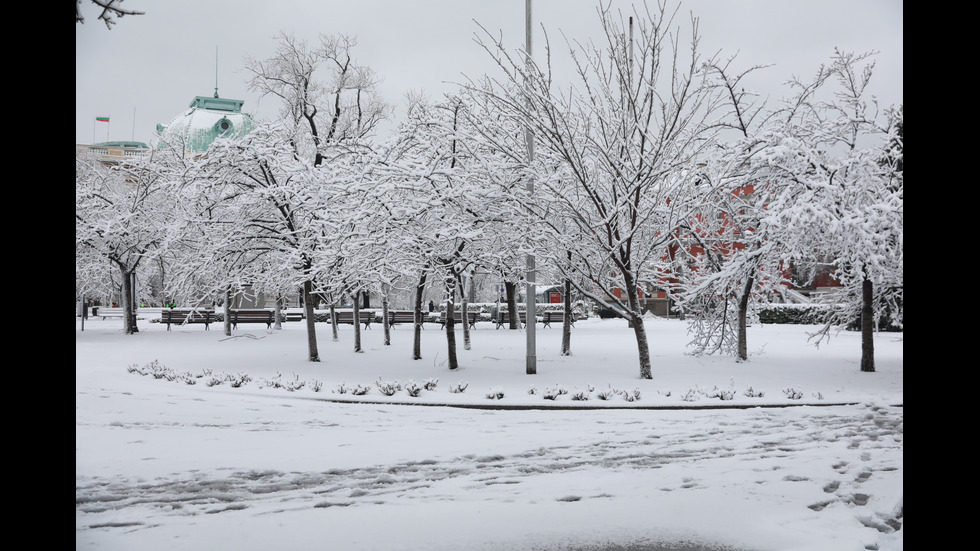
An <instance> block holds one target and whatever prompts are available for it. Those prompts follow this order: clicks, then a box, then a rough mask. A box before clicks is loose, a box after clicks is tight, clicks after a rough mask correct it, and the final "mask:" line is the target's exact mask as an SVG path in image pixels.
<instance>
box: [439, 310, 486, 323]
mask: <svg viewBox="0 0 980 551" xmlns="http://www.w3.org/2000/svg"><path fill="white" fill-rule="evenodd" d="M479 314H480V313H479V312H466V319H468V320H470V321H471V322H472V321H475V320H476V317H477V316H478V315H479ZM444 321H446V312H445V311H443V312H440V313H439V322H440V323H442V322H444ZM453 321H459V322H461V321H463V313H462V312H453Z"/></svg>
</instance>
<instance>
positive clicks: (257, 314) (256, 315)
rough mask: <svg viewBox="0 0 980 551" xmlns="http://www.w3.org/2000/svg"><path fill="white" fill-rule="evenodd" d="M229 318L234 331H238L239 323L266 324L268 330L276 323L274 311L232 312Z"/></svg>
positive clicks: (239, 310)
mask: <svg viewBox="0 0 980 551" xmlns="http://www.w3.org/2000/svg"><path fill="white" fill-rule="evenodd" d="M228 318H229V321H230V322H231V327H232V329H238V324H239V323H264V324H265V327H266V329H270V328H272V322H274V321H276V313H275V311H274V310H266V309H249V310H244V309H238V310H230V311H229V312H228Z"/></svg>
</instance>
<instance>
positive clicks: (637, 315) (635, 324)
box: [624, 277, 653, 379]
mask: <svg viewBox="0 0 980 551" xmlns="http://www.w3.org/2000/svg"><path fill="white" fill-rule="evenodd" d="M624 279H625V284H626V296H627V300H628V302H629V305H630V311H629V320H630V326H631V327H632V328H633V334H634V335H635V336H636V348H637V352H639V359H640V378H641V379H652V378H653V369H652V368H651V367H650V345H649V343H648V342H647V330H646V328H645V327H644V326H643V314H642V313H641V309H640V296H639V294H638V291H637V288H636V283H635V282H634V281H633V278H632V277H626V278H624Z"/></svg>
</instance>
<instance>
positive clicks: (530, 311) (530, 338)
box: [511, 0, 538, 375]
mask: <svg viewBox="0 0 980 551" xmlns="http://www.w3.org/2000/svg"><path fill="white" fill-rule="evenodd" d="M524 6H525V10H524V11H525V14H524V37H525V40H526V42H527V68H528V76H530V72H531V0H525V4H524ZM528 103H529V106H530V101H529V102H528ZM524 140H525V141H526V142H527V167H528V178H527V192H528V200H529V201H533V200H534V179H533V178H532V177H531V175H530V174H531V170H530V169H531V162H532V161H534V134H533V133H532V132H531V129H530V127H528V128H527V129H526V130H525V131H524ZM535 277H536V276H535V266H534V255H532V254H530V253H528V255H527V278H526V281H527V291H526V292H525V297H526V298H525V302H526V304H527V324H526V325H525V335H526V336H527V374H528V375H534V374H535V373H537V372H538V357H537V346H536V343H535V340H534V337H535V335H534V322H535V319H536V318H535V304H534V297H535V292H534V284H535V281H534V280H535ZM514 314H515V312H511V315H514Z"/></svg>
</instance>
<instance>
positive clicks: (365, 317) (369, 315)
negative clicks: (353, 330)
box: [334, 310, 374, 323]
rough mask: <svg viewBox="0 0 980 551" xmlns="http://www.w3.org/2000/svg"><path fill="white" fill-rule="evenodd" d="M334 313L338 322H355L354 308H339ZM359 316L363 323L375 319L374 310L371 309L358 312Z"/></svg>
mask: <svg viewBox="0 0 980 551" xmlns="http://www.w3.org/2000/svg"><path fill="white" fill-rule="evenodd" d="M334 314H335V315H336V316H337V323H354V311H353V310H338V311H334ZM358 317H359V318H360V322H361V323H367V322H369V321H374V312H373V311H371V310H366V311H364V312H358Z"/></svg>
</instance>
